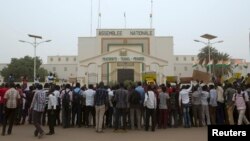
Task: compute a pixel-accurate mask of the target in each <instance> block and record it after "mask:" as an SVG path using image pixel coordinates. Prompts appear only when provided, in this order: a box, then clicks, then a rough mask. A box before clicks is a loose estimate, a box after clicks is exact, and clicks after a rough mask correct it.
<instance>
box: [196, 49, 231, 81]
mask: <svg viewBox="0 0 250 141" xmlns="http://www.w3.org/2000/svg"><path fill="white" fill-rule="evenodd" d="M198 59H199V64H200V65H204V64H205V66H206V69H207V71H208V69H209V65H211V71H212V73H213V74H214V75H215V76H216V77H219V78H220V77H221V76H223V75H228V74H231V73H232V72H233V67H232V65H231V64H230V63H225V62H230V56H229V55H228V54H227V53H223V52H219V51H218V50H217V49H215V48H213V47H210V61H212V64H209V47H208V46H206V47H204V48H202V49H201V51H200V53H199V54H198Z"/></svg>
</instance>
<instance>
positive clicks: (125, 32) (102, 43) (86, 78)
mask: <svg viewBox="0 0 250 141" xmlns="http://www.w3.org/2000/svg"><path fill="white" fill-rule="evenodd" d="M96 33H97V35H96V37H79V38H78V60H79V62H78V68H79V69H78V72H77V77H78V80H81V81H82V82H83V83H86V84H88V83H94V81H95V83H97V82H100V81H103V82H104V83H106V84H107V83H110V82H122V81H124V80H132V81H141V80H142V75H143V74H144V73H147V72H155V73H156V78H157V79H156V80H157V81H158V83H162V82H164V81H165V80H164V78H165V76H166V75H174V52H173V37H172V36H161V37H157V36H155V34H154V33H155V31H154V29H97V31H96Z"/></svg>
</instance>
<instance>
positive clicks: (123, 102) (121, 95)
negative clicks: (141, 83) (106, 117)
mask: <svg viewBox="0 0 250 141" xmlns="http://www.w3.org/2000/svg"><path fill="white" fill-rule="evenodd" d="M114 101H115V103H116V114H115V131H117V130H118V126H119V118H120V117H121V116H122V121H123V130H124V131H126V112H127V108H128V91H127V90H125V89H124V84H123V83H120V88H119V89H118V90H116V91H115V95H114Z"/></svg>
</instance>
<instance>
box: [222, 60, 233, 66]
mask: <svg viewBox="0 0 250 141" xmlns="http://www.w3.org/2000/svg"><path fill="white" fill-rule="evenodd" d="M223 64H224V65H225V66H229V65H230V64H231V62H230V61H229V60H227V61H223Z"/></svg>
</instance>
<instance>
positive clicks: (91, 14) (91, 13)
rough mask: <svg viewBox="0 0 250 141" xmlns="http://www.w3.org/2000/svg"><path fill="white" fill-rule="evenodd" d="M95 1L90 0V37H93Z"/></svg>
mask: <svg viewBox="0 0 250 141" xmlns="http://www.w3.org/2000/svg"><path fill="white" fill-rule="evenodd" d="M92 10H93V1H92V0H90V36H92V18H93V11H92Z"/></svg>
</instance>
